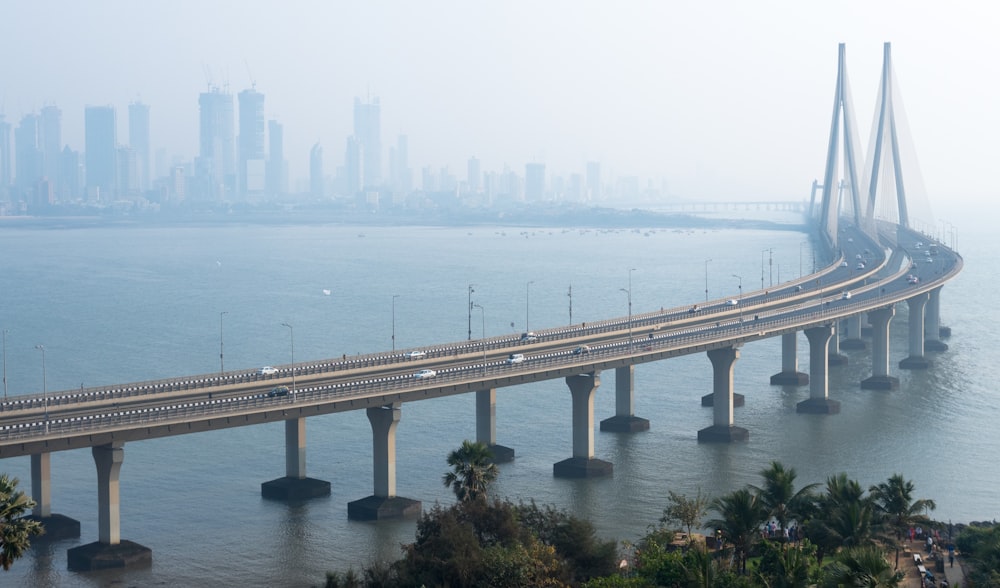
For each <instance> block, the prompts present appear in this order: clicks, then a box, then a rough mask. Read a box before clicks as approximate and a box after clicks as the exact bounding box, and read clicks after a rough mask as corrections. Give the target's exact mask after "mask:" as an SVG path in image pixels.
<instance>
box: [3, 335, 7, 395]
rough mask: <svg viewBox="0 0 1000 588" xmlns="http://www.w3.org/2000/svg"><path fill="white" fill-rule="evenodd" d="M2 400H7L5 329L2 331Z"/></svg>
mask: <svg viewBox="0 0 1000 588" xmlns="http://www.w3.org/2000/svg"><path fill="white" fill-rule="evenodd" d="M3 399H4V400H7V329H4V330H3Z"/></svg>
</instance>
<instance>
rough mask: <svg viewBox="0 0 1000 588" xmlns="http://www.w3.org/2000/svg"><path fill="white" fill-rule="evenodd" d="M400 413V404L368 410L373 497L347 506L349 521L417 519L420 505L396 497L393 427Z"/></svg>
mask: <svg viewBox="0 0 1000 588" xmlns="http://www.w3.org/2000/svg"><path fill="white" fill-rule="evenodd" d="M401 412H402V409H401V405H400V403H399V402H394V403H392V404H388V405H386V406H379V407H376V408H369V409H367V413H368V421H369V422H370V423H371V425H372V460H373V461H374V467H373V470H374V481H375V490H374V493H373V494H372V496H368V497H367V498H362V499H360V500H355V501H353V502H349V503H347V518H349V519H354V520H362V521H376V520H380V519H400V518H412V517H416V516H419V515H420V508H421V504H420V501H418V500H411V499H409V498H402V497H399V496H396V426H397V425H398V424H399V418H400V414H401Z"/></svg>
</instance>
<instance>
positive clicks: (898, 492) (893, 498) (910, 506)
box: [868, 474, 937, 569]
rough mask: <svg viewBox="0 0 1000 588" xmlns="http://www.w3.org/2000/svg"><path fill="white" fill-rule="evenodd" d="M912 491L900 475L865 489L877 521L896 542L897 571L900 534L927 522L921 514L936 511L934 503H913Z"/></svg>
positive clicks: (908, 481)
mask: <svg viewBox="0 0 1000 588" xmlns="http://www.w3.org/2000/svg"><path fill="white" fill-rule="evenodd" d="M913 490H914V486H913V482H912V481H910V480H906V479H904V478H903V475H902V474H893V475H892V476H891V477H890V478H889V479H888V480H887V481H885V482H882V483H881V484H878V485H876V486H872V487H871V488H869V489H868V491H869V492H870V493H871V495H872V499H873V500H874V504H875V512H876V513H877V515H878V517H879V521H880V522H881V523H883V524H884V525H885V527H886V529H887V530H888V531H889V533H890V535H888V537H890V538H892V539H894V540H895V541H894V543H895V547H896V569H899V546H900V544H901V543H902V541H903V535H905V534H906V532H907V531H908V530H909V528H910V526H911V525H914V524H917V523H923V524H926V523H928V522H929V519H928V518H927V516H926V515H925V514H924V513H926V512H927V511H929V510H934V509H935V508H937V505H936V504H935V503H934V501H933V500H928V499H925V498H921V499H918V500H914V499H913Z"/></svg>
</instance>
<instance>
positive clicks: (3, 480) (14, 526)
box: [0, 474, 44, 570]
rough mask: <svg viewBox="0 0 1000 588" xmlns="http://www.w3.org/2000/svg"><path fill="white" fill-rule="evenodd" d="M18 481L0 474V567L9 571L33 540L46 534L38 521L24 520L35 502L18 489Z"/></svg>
mask: <svg viewBox="0 0 1000 588" xmlns="http://www.w3.org/2000/svg"><path fill="white" fill-rule="evenodd" d="M17 484H18V479H17V478H10V477H8V476H7V474H0V567H3V569H4V570H9V569H10V566H11V565H13V564H14V561H15V560H17V559H19V558H20V557H21V556H22V555H24V552H25V551H27V549H28V548H29V547H30V546H31V538H32V537H33V536H35V535H41V534H42V533H43V532H44V529H42V524H41V523H40V522H38V521H34V520H31V519H25V518H22V517H23V516H24V514H25V513H26V512H28V509H30V508H32V507H34V506H35V501H34V500H32V499H30V498H28V497H27V496H25V495H24V492H20V491H18V489H17Z"/></svg>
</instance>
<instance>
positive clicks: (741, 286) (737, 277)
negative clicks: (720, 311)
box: [733, 274, 743, 324]
mask: <svg viewBox="0 0 1000 588" xmlns="http://www.w3.org/2000/svg"><path fill="white" fill-rule="evenodd" d="M733 277H734V278H736V279H737V280H739V281H740V298H739V301H738V302H737V304H736V305H737V306H739V307H740V324H743V276H738V275H736V274H733Z"/></svg>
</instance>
